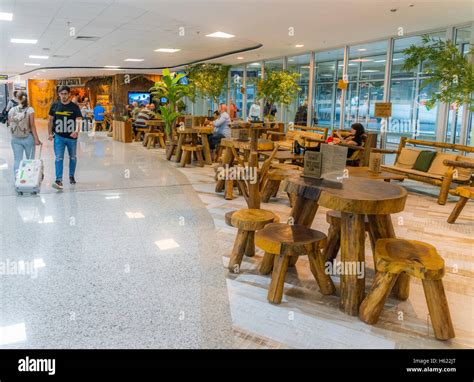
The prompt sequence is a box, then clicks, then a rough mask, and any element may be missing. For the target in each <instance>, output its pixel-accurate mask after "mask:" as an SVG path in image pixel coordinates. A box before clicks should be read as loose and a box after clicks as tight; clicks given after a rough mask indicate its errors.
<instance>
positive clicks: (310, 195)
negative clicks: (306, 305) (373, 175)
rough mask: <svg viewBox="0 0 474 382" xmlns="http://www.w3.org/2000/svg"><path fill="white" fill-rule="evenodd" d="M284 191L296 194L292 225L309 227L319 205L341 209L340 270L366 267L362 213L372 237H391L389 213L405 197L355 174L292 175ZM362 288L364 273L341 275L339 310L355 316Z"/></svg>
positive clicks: (399, 190)
mask: <svg viewBox="0 0 474 382" xmlns="http://www.w3.org/2000/svg"><path fill="white" fill-rule="evenodd" d="M285 191H286V192H288V193H290V194H293V195H295V196H296V198H295V200H294V204H293V208H292V211H291V216H292V217H293V220H294V224H302V225H304V226H306V227H311V224H312V223H313V220H314V216H315V215H316V211H317V209H318V206H319V205H321V206H323V207H326V208H329V209H332V210H336V211H341V261H342V265H343V267H342V268H343V269H346V266H363V267H365V229H364V219H365V215H367V216H368V219H369V225H370V230H371V233H372V235H374V239H375V240H377V239H380V238H393V237H395V231H394V229H393V225H392V220H391V218H390V214H393V213H397V212H400V211H403V209H404V207H405V202H406V198H407V192H406V190H405V189H404V188H403V187H400V186H396V185H393V184H390V183H385V182H378V181H375V180H372V179H367V178H364V177H356V176H354V177H349V178H344V179H343V182H342V183H335V182H331V181H327V180H320V179H312V178H307V177H303V176H300V175H292V176H290V177H288V178H287V179H286V181H285ZM344 264H346V266H344ZM353 269H354V268H353ZM401 276H402V277H399V279H398V281H397V284H398V286H396V287H397V288H399V294H403V290H402V289H405V288H406V287H407V279H406V275H404V274H402V275H401ZM394 288H395V287H394ZM364 290H365V272H364V274H363V276H360V275H357V274H352V273H351V274H343V275H341V299H340V308H341V310H343V311H344V312H345V313H347V314H350V315H352V316H355V315H357V314H358V311H359V306H360V304H361V302H362V300H363V298H364Z"/></svg>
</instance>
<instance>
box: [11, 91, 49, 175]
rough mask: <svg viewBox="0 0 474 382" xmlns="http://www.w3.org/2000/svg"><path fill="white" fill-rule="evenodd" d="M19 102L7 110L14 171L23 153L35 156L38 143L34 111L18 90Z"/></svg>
mask: <svg viewBox="0 0 474 382" xmlns="http://www.w3.org/2000/svg"><path fill="white" fill-rule="evenodd" d="M17 99H18V101H19V104H18V105H17V106H14V107H12V108H11V109H10V110H9V112H8V124H9V127H10V131H11V134H12V139H11V144H12V149H13V172H14V175H15V178H16V173H17V171H18V167H19V166H20V162H21V160H22V159H23V153H24V154H25V156H26V159H33V158H34V157H35V145H40V144H41V141H40V140H39V138H38V133H37V131H36V125H35V111H34V109H33V108H32V107H30V106H28V98H27V96H26V93H25V92H22V91H20V92H18V93H17Z"/></svg>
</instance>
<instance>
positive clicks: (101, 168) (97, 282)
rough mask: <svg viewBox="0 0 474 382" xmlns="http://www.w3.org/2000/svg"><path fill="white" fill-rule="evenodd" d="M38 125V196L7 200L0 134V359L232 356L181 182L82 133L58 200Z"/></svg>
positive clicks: (218, 278)
mask: <svg viewBox="0 0 474 382" xmlns="http://www.w3.org/2000/svg"><path fill="white" fill-rule="evenodd" d="M38 124H39V125H40V136H41V139H42V141H43V143H44V148H43V159H44V164H45V179H44V182H43V186H42V192H41V194H40V195H38V196H29V195H28V196H26V195H25V196H17V195H16V193H15V191H14V188H13V175H12V173H13V171H12V153H11V147H10V142H9V137H8V133H7V129H6V128H5V127H4V126H3V125H2V126H0V233H1V235H0V271H1V275H0V301H1V303H0V347H1V348H229V347H233V332H232V323H231V315H230V308H229V304H228V294H227V285H226V281H225V271H224V269H223V268H222V262H221V258H222V256H221V255H220V254H219V251H218V250H217V249H218V248H217V245H216V242H215V240H212V239H211V238H212V237H213V236H214V232H215V228H214V222H213V219H212V218H211V215H210V213H209V212H208V210H207V209H206V208H205V205H204V204H203V203H202V201H201V200H200V199H199V197H198V196H197V193H196V192H195V191H194V189H193V188H192V187H191V186H190V184H189V181H188V180H187V178H186V177H185V176H183V175H182V174H181V173H180V172H179V171H177V170H176V169H175V167H174V165H172V164H170V163H168V162H167V161H165V160H162V158H161V155H160V154H159V153H158V152H157V151H153V150H152V151H147V150H145V149H144V148H143V147H142V146H141V145H138V144H130V145H126V144H122V143H118V142H113V141H112V139H111V138H108V137H106V135H105V133H97V134H96V135H95V136H89V135H88V134H87V133H81V137H80V141H79V143H78V168H77V173H76V179H77V181H78V183H77V185H75V186H70V185H69V184H68V182H65V189H64V191H63V192H56V191H55V190H54V189H52V188H51V182H52V181H53V180H54V178H55V177H54V155H53V150H52V143H51V142H49V141H47V139H46V137H47V135H46V129H45V123H44V121H38ZM66 162H67V161H66ZM67 168H68V167H67V164H66V165H65V169H67ZM65 174H66V175H67V173H66V172H65ZM65 179H67V176H66V177H65ZM210 239H211V240H210ZM2 270H3V271H2Z"/></svg>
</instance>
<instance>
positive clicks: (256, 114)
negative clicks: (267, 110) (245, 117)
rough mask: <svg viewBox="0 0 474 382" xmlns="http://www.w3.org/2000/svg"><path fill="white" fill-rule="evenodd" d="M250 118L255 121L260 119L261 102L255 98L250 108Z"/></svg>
mask: <svg viewBox="0 0 474 382" xmlns="http://www.w3.org/2000/svg"><path fill="white" fill-rule="evenodd" d="M249 120H250V121H251V122H255V121H258V120H260V104H259V103H258V101H257V100H254V101H253V103H252V105H251V106H250V109H249Z"/></svg>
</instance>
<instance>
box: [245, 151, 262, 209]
mask: <svg viewBox="0 0 474 382" xmlns="http://www.w3.org/2000/svg"><path fill="white" fill-rule="evenodd" d="M249 169H250V170H255V172H254V174H255V175H256V182H254V183H252V182H251V181H250V180H249V181H247V185H248V190H249V199H248V207H249V208H260V191H259V181H258V178H259V176H258V154H257V152H256V151H252V152H251V153H250V160H249Z"/></svg>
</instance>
